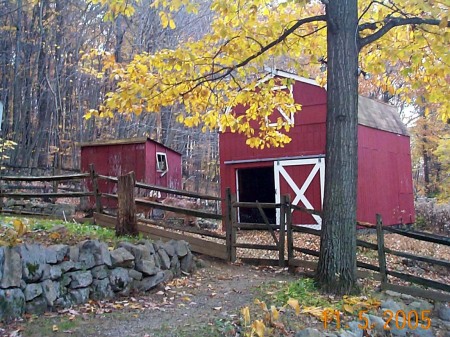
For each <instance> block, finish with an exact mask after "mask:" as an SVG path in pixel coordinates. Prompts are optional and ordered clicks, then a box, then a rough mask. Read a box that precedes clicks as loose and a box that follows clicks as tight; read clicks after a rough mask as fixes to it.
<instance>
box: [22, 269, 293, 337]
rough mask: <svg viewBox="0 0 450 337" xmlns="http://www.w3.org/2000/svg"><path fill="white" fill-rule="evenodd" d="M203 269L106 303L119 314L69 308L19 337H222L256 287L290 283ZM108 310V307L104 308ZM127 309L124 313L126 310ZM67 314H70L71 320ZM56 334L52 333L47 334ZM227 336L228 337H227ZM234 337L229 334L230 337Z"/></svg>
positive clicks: (280, 277)
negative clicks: (132, 297) (125, 299)
mask: <svg viewBox="0 0 450 337" xmlns="http://www.w3.org/2000/svg"><path fill="white" fill-rule="evenodd" d="M203 261H204V264H205V267H204V268H201V269H199V270H198V271H197V272H196V273H195V274H194V275H193V276H191V277H189V278H185V279H183V280H176V281H174V282H173V283H172V284H171V285H169V286H168V287H166V288H165V289H160V290H159V291H153V292H152V293H151V294H147V295H145V296H142V295H141V296H139V297H137V296H136V298H135V300H130V301H129V302H128V303H127V302H123V303H120V302H119V303H117V302H116V303H115V304H112V306H113V305H115V306H116V307H121V306H126V307H125V308H123V309H120V310H116V309H113V310H112V312H109V313H105V312H103V311H109V310H108V309H107V308H108V307H107V306H106V307H105V308H106V309H105V310H103V309H100V310H98V309H96V308H95V305H94V304H91V308H92V310H93V311H95V312H96V314H87V313H86V312H87V311H89V306H84V307H80V308H74V309H73V310H74V311H72V312H68V313H67V314H66V315H53V316H54V317H49V316H47V317H39V318H36V319H35V320H33V321H32V322H30V321H28V322H27V323H26V324H23V325H22V326H23V327H24V330H23V331H21V332H20V335H21V336H24V337H38V336H39V337H43V336H52V337H62V336H77V337H78V336H80V337H81V336H99V337H100V336H109V337H133V336H139V337H149V336H151V337H163V336H164V337H172V336H173V337H175V336H176V337H187V336H192V337H194V336H195V337H201V336H227V335H229V336H230V335H231V334H228V333H229V332H230V330H232V325H231V323H230V322H231V321H232V320H233V319H234V318H237V317H238V316H237V315H238V314H239V309H240V308H241V307H244V306H246V305H249V304H251V303H253V301H254V299H255V298H258V297H259V296H260V295H261V294H262V290H261V286H267V285H268V284H270V283H271V282H277V281H281V282H284V281H288V280H293V279H294V276H292V275H289V274H288V273H287V272H286V271H284V270H282V269H279V268H262V267H253V266H248V265H242V266H238V265H231V264H226V263H223V262H220V261H216V260H203ZM109 308H111V306H109ZM129 308H130V309H129ZM71 313H72V314H74V315H72V316H71ZM54 327H56V328H55V330H56V329H57V330H58V331H53V330H54ZM227 332H228V333H227ZM233 336H234V334H233Z"/></svg>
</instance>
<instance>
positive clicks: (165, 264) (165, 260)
mask: <svg viewBox="0 0 450 337" xmlns="http://www.w3.org/2000/svg"><path fill="white" fill-rule="evenodd" d="M158 255H159V258H160V261H161V269H163V270H167V269H169V268H170V257H169V255H167V253H166V251H165V250H164V249H160V250H158Z"/></svg>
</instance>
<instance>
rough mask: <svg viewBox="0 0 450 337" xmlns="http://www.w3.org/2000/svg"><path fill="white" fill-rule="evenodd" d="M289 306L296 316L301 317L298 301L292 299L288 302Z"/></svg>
mask: <svg viewBox="0 0 450 337" xmlns="http://www.w3.org/2000/svg"><path fill="white" fill-rule="evenodd" d="M287 304H288V305H289V306H290V307H291V308H292V309H294V310H295V314H296V315H297V316H298V315H300V305H299V304H298V300H296V299H294V298H290V299H289V300H288V301H287Z"/></svg>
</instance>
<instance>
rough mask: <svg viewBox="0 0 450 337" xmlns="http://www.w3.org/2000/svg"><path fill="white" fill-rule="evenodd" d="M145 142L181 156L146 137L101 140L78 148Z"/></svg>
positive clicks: (82, 144)
mask: <svg viewBox="0 0 450 337" xmlns="http://www.w3.org/2000/svg"><path fill="white" fill-rule="evenodd" d="M147 141H150V142H152V143H156V144H158V145H159V146H161V147H164V148H166V149H167V150H170V151H173V152H175V153H178V154H180V155H181V153H180V152H178V151H176V150H174V149H171V148H170V147H168V146H165V145H164V144H161V143H160V142H157V141H156V140H153V139H151V138H148V137H136V138H126V139H103V140H97V141H94V142H85V143H80V147H86V146H108V145H126V144H142V143H146V142H147Z"/></svg>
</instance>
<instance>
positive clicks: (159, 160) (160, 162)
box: [156, 152, 168, 172]
mask: <svg viewBox="0 0 450 337" xmlns="http://www.w3.org/2000/svg"><path fill="white" fill-rule="evenodd" d="M167 170H168V165H167V156H166V154H165V153H161V152H156V171H158V172H166V171H167Z"/></svg>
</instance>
